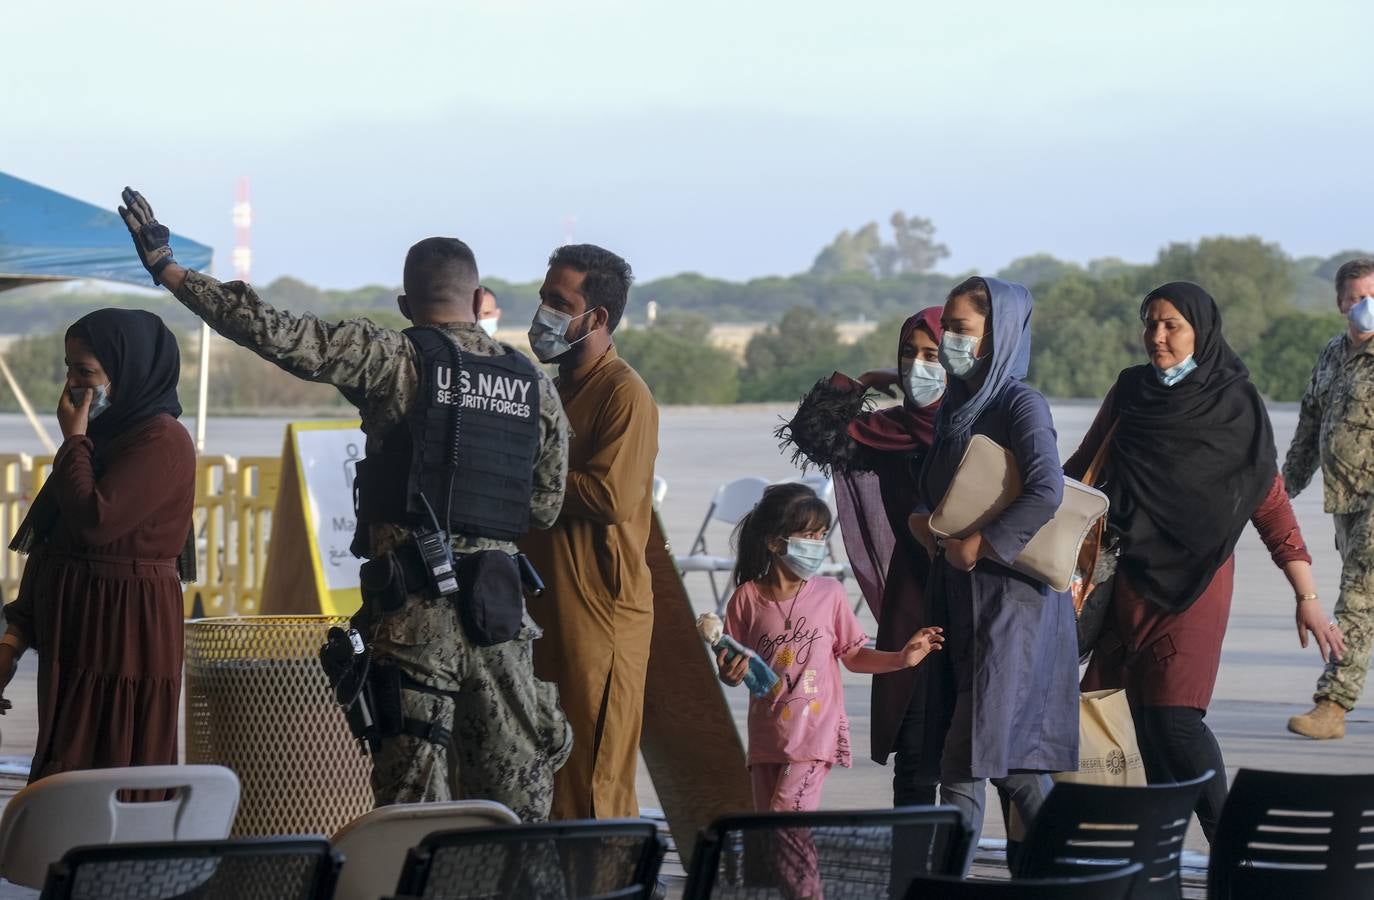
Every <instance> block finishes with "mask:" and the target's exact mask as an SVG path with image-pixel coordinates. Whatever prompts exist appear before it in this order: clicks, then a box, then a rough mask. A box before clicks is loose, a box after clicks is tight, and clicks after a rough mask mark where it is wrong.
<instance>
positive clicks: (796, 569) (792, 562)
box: [778, 537, 826, 579]
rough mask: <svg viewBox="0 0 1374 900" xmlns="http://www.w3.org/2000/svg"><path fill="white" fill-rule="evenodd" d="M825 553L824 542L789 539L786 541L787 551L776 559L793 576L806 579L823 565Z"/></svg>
mask: <svg viewBox="0 0 1374 900" xmlns="http://www.w3.org/2000/svg"><path fill="white" fill-rule="evenodd" d="M825 553H826V548H825V541H817V540H812V539H810V538H799V537H790V538H788V539H787V551H786V552H785V553H781V554H779V555H778V559H779V560H780V561H781V562H782V564H783V565H784V566H786V567H787V568H788V570H789V571H790V572H791V573H792V574H793V575H795V576H796V577H798V578H801V579H808V578H811V577H812V576H814V575H815V574H816V573H817V572H819V571H820V569H821V566H822V565H824V564H825Z"/></svg>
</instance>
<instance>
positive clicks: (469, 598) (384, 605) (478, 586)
mask: <svg viewBox="0 0 1374 900" xmlns="http://www.w3.org/2000/svg"><path fill="white" fill-rule="evenodd" d="M360 585H361V588H362V595H363V603H364V605H366V606H367V607H368V608H369V611H370V612H372V613H373V615H374V616H375V617H376V618H378V619H380V618H382V617H385V616H390V615H394V614H395V613H398V612H400V611H401V610H402V609H404V608H405V605H406V603H407V601H408V600H409V598H410V597H411V596H412V595H417V594H418V595H422V596H426V597H430V598H432V599H438V598H442V597H447V598H448V599H450V600H451V601H452V602H453V603H454V605H455V606H456V607H457V609H458V615H459V619H460V621H461V622H462V624H463V631H464V632H465V633H466V634H467V637H468V640H470V641H472V642H473V643H474V644H476V645H477V646H479V647H490V646H493V645H495V644H501V643H505V642H506V641H509V640H512V639H513V638H514V637H515V636H516V635H517V634H519V633H520V628H521V626H522V624H523V621H524V612H525V596H524V592H525V590H528V591H529V592H530V593H531V595H533V596H538V595H539V594H541V593H543V591H544V582H543V581H542V580H541V579H540V577H539V573H538V572H536V571H535V569H534V565H533V564H532V563H531V562H530V561H529V559H528V558H527V557H526V556H525V555H524V554H523V553H517V554H514V555H511V554H509V553H506V552H504V551H502V550H479V551H477V552H475V553H469V554H463V555H460V556H457V557H456V558H455V557H454V555H453V553H452V551H451V549H450V548H449V544H448V535H447V534H444V533H443V532H433V533H422V534H416V535H412V537H411V539H409V540H407V541H405V542H404V543H402V544H401V545H400V546H398V547H397V548H396V549H394V550H392V551H390V552H387V553H383V554H382V555H380V556H377V557H374V558H373V559H370V560H368V561H367V562H365V563H363V565H362V569H361V571H360Z"/></svg>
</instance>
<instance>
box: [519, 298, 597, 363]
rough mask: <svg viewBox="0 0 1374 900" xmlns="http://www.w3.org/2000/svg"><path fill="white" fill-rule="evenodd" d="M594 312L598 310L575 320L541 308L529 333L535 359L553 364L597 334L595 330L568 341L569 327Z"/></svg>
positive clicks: (543, 307)
mask: <svg viewBox="0 0 1374 900" xmlns="http://www.w3.org/2000/svg"><path fill="white" fill-rule="evenodd" d="M594 312H596V309H595V308H592V309H589V310H587V311H586V312H584V313H583V314H582V315H580V316H577V317H576V318H574V317H572V316H570V315H568V314H567V313H565V312H559V311H558V310H556V309H550V308H549V307H547V306H540V307H539V310H538V311H537V312H536V313H535V314H534V323H533V324H531V325H530V332H529V333H530V349H531V350H533V351H534V356H535V358H536V359H538V360H539V361H540V362H542V363H546V362H552V361H553V360H555V359H558V357H560V356H562V355H563V354H564V353H567V352H568V351H569V350H571V349H572V348H573V347H574V346H575V345H577V344H580V343H582V342H583V341H585V340H586V339H587V338H589V337H591V336H592V335H593V334H595V333H596V332H595V329H593V330H591V331H588V332H587V333H586V334H584V335H582V337H580V338H578V339H577V340H575V341H571V342H570V341H569V340H568V326H569V325H571V324H572V323H573V322H576V321H577V319H582V318H586V317H587V316H590V315H591V314H592V313H594Z"/></svg>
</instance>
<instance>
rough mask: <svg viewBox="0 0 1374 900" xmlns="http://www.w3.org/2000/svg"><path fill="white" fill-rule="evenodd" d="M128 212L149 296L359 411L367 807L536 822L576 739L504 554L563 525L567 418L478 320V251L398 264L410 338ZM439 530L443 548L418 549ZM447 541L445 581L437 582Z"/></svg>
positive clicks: (431, 245) (434, 241) (128, 199)
mask: <svg viewBox="0 0 1374 900" xmlns="http://www.w3.org/2000/svg"><path fill="white" fill-rule="evenodd" d="M124 203H125V206H124V207H121V209H120V214H121V215H122V216H123V217H124V220H125V223H126V224H127V225H128V227H129V230H130V232H131V234H132V235H133V238H134V245H135V247H136V248H137V250H138V252H139V256H140V258H141V259H142V260H143V263H144V265H145V266H146V267H147V268H148V270H149V272H150V273H151V274H152V276H153V280H154V281H155V282H156V283H160V284H162V285H164V286H165V287H167V288H168V289H169V290H171V291H172V292H173V293H174V294H175V295H176V297H177V299H178V300H180V301H181V302H182V303H183V304H184V305H185V306H186V307H188V308H189V309H190V310H191V311H192V312H194V313H196V314H197V315H198V316H200V317H201V318H202V319H204V320H205V321H206V322H207V323H208V324H209V325H210V327H211V328H213V329H214V330H215V331H217V332H219V333H220V334H222V335H224V336H225V337H227V338H229V339H230V340H232V341H234V342H235V343H238V344H240V345H242V346H244V347H247V348H249V349H250V350H253V351H254V352H255V353H257V354H258V355H259V356H261V357H263V358H264V359H266V360H269V361H270V362H273V363H275V364H277V365H278V366H280V367H281V368H283V369H285V370H286V371H288V372H290V373H292V374H294V375H296V376H298V377H300V378H304V379H307V380H310V381H320V382H326V383H328V384H332V385H334V386H335V387H337V388H338V389H339V391H340V392H341V393H342V394H343V395H344V397H346V398H347V399H348V400H349V401H350V402H351V403H353V404H354V405H355V406H357V407H358V409H359V411H360V412H361V415H362V427H363V431H364V432H366V434H367V453H366V458H365V459H364V460H363V461H362V462H361V463H360V464H359V466H358V478H357V489H356V494H357V502H358V511H359V515H358V519H359V526H358V534H357V536H356V538H355V540H354V547H353V549H354V552H355V553H357V554H359V555H361V556H365V557H367V558H368V559H369V561H368V562H367V563H365V564H364V566H363V572H362V582H363V594H364V604H363V609H362V611H360V612H359V614H358V615H357V616H355V617H354V624H355V626H356V627H357V629H358V631H359V633H360V635H361V636H362V637H363V638H364V639H366V640H367V641H368V646H369V651H370V653H371V655H372V664H371V666H370V674H369V676H368V682H367V683H368V685H369V687H370V689H371V690H370V697H371V699H372V701H373V702H372V706H373V710H372V714H373V716H374V718H375V720H376V721H375V723H374V724H375V729H374V731H373V732H372V737H373V738H374V739H373V740H372V741H371V746H372V749H373V774H372V788H373V792H374V794H375V796H376V801H377V803H378V805H383V804H388V803H404V802H416V801H428V800H447V799H465V798H483V799H491V800H496V801H498V802H501V803H504V804H505V805H506V806H508V807H510V808H511V809H512V810H514V811H515V812H516V814H517V815H519V816H520V818H521V819H522V820H524V821H531V820H534V821H538V820H542V819H545V818H547V816H548V811H549V804H550V802H551V799H552V793H553V775H554V772H555V771H556V770H557V769H558V768H559V767H560V766H561V765H562V764H563V762H564V761H565V760H566V759H567V756H568V753H569V751H570V749H571V742H572V735H571V731H570V730H569V728H568V726H567V722H566V719H565V718H564V716H563V714H562V712H561V711H560V709H559V708H558V702H557V689H556V688H555V687H554V686H553V685H552V684H549V683H547V682H542V681H539V680H537V679H536V678H535V676H534V666H533V660H532V653H531V649H532V648H531V644H532V642H533V640H534V639H535V638H537V637H539V631H538V629H537V626H535V625H534V624H533V622H532V621H531V620H530V619H529V617H528V616H527V615H525V614H524V607H523V597H522V595H521V590H520V577H519V574H518V573H517V569H516V563H515V562H514V560H513V558H512V556H511V554H514V553H515V545H514V543H513V541H514V539H515V538H517V537H519V536H521V535H522V534H523V533H524V532H525V531H526V530H527V528H529V527H534V528H548V527H549V526H550V525H552V524H553V522H554V521H555V519H556V518H557V517H558V513H559V510H560V508H561V507H562V503H563V489H564V481H565V478H566V474H567V447H568V428H567V420H566V419H565V417H564V414H563V408H562V405H561V403H560V402H559V399H558V394H557V392H556V391H555V390H554V387H553V384H552V382H551V381H550V380H549V378H548V377H547V376H546V375H545V374H544V373H543V372H542V371H540V370H539V369H537V368H536V367H535V366H534V365H533V364H531V363H530V362H528V361H527V360H526V359H525V358H524V357H523V356H521V355H520V354H519V353H517V352H516V351H514V350H513V349H511V348H509V347H507V346H505V345H502V344H498V343H497V342H496V341H494V340H493V339H492V338H490V337H489V336H487V334H486V333H484V331H483V330H482V329H481V328H480V327H479V326H478V325H477V324H476V321H475V309H476V303H478V302H480V294H479V287H478V274H477V264H476V261H475V259H474V258H473V255H472V251H471V250H469V249H468V247H467V245H466V244H464V243H463V242H461V241H458V240H455V239H452V238H429V239H427V240H423V241H421V242H419V243H418V244H416V245H415V246H414V247H412V248H411V249H410V252H409V253H408V254H407V256H406V262H405V276H404V278H405V294H404V296H402V297H401V298H400V300H399V303H400V308H401V312H402V313H403V314H404V315H405V316H406V318H407V319H409V320H410V321H411V322H412V323H414V326H415V327H413V328H410V329H407V330H406V331H405V332H399V331H393V330H391V329H386V328H381V327H379V326H377V325H375V324H373V323H372V322H370V321H368V320H367V319H351V320H349V321H346V322H342V323H338V324H329V323H325V322H321V321H320V320H319V319H317V318H316V317H315V316H312V315H299V316H298V315H293V314H290V313H287V312H283V311H280V310H276V309H273V308H272V307H271V306H269V305H267V304H266V303H264V302H263V301H262V300H261V299H260V298H259V297H258V296H257V294H256V293H254V291H253V289H252V288H250V287H249V286H248V285H246V284H244V283H242V282H237V281H231V282H225V283H220V282H218V281H216V280H215V279H213V278H210V277H208V276H206V275H203V274H201V273H199V272H194V271H189V270H187V269H184V268H182V267H181V266H179V265H177V264H176V263H175V262H174V261H173V260H172V258H171V249H170V248H169V247H168V244H167V235H168V231H167V229H166V227H165V226H162V225H160V224H159V223H158V222H157V221H156V219H154V217H153V213H152V210H151V209H150V208H149V206H148V204H147V203H146V201H144V199H143V198H142V197H141V196H140V195H139V194H137V193H136V192H133V191H130V190H128V189H125V192H124ZM431 510H432V511H433V513H432V516H431ZM436 526H437V527H436ZM445 532H447V533H448V535H450V536H451V537H450V538H449V540H448V541H447V542H444V541H436V540H428V541H426V539H427V538H429V537H432V535H434V534H438V535H440V536H443V535H444V533H445ZM445 544H446V545H447V546H448V547H451V549H452V551H453V557H454V559H455V560H456V563H455V571H453V572H447V573H444V574H440V575H438V576H435V577H430V576H431V575H432V574H433V572H434V569H433V568H432V567H430V566H428V565H427V564H428V563H432V562H435V560H434V559H431V556H433V555H434V554H438V556H440V557H442V556H444V555H445V554H444V553H443V550H444V546H445ZM490 551H495V552H490ZM437 564H442V560H441V559H440V560H438V563H437Z"/></svg>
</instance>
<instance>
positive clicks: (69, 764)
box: [5, 414, 196, 781]
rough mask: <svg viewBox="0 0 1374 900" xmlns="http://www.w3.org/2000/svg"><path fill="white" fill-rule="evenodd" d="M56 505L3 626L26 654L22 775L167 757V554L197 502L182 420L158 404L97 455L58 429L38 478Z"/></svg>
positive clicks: (171, 621) (170, 702)
mask: <svg viewBox="0 0 1374 900" xmlns="http://www.w3.org/2000/svg"><path fill="white" fill-rule="evenodd" d="M50 478H51V480H52V482H53V485H54V488H55V490H56V499H57V502H58V505H59V508H60V515H59V518H58V520H57V525H56V528H55V530H54V531H53V534H52V535H51V537H50V538H49V539H48V540H46V541H45V542H44V543H43V544H42V546H41V547H38V548H36V549H35V550H34V552H33V554H32V555H31V556H30V558H29V561H28V564H27V566H26V567H25V569H24V577H23V581H22V583H21V585H20V588H19V595H18V598H17V599H16V600H15V601H14V602H13V603H11V604H9V605H8V606H7V607H6V608H5V613H6V616H7V619H8V623H9V625H10V627H11V628H12V629H14V630H15V631H17V632H18V633H19V634H20V636H21V637H23V638H24V640H25V641H26V642H27V643H28V644H29V645H30V646H31V647H32V648H34V649H36V650H37V651H38V660H39V668H38V722H39V725H38V745H37V748H36V750H35V752H34V758H33V766H32V768H31V770H30V774H29V780H30V781H35V780H37V779H39V778H42V777H44V776H46V775H51V774H53V773H55V772H62V771H66V770H69V769H94V768H105V767H110V766H132V765H171V764H175V763H176V762H177V718H178V715H177V713H178V701H179V699H180V695H181V666H182V649H183V643H182V641H183V629H182V623H183V618H184V616H183V607H182V589H181V581H180V579H179V577H178V571H177V563H176V559H177V555H178V554H179V553H180V552H181V551H182V549H183V547H184V546H185V543H186V535H187V532H188V530H189V529H190V527H191V516H192V506H193V503H194V500H195V480H196V454H195V448H194V446H193V445H192V443H191V438H190V435H188V434H187V432H186V429H185V428H184V427H182V425H181V424H180V423H179V422H177V420H176V419H174V418H173V417H172V416H170V415H165V414H163V415H157V416H154V417H152V418H150V419H148V420H146V421H144V422H140V423H139V424H137V425H134V426H131V427H130V428H128V430H126V431H124V432H123V433H121V434H119V435H118V436H116V437H113V438H110V439H109V441H108V443H107V445H106V446H105V449H104V450H103V452H102V454H101V462H100V464H99V470H98V471H97V466H96V464H95V461H94V459H93V445H92V443H91V441H90V440H89V439H87V438H86V437H84V436H77V437H72V438H69V439H67V441H65V442H64V443H63V444H62V447H61V448H60V449H59V451H58V453H57V457H56V459H55V460H54V463H53V472H52V475H51V476H50Z"/></svg>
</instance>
